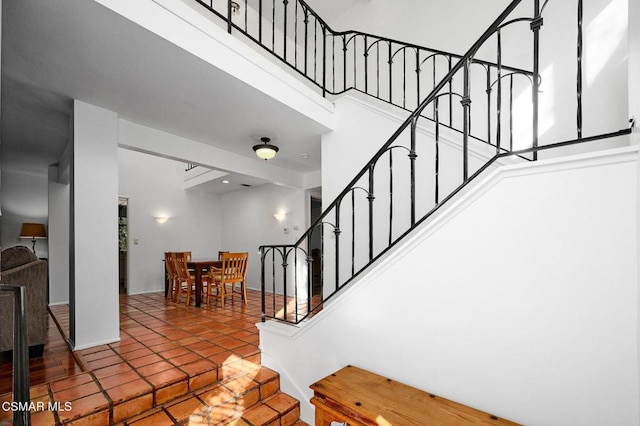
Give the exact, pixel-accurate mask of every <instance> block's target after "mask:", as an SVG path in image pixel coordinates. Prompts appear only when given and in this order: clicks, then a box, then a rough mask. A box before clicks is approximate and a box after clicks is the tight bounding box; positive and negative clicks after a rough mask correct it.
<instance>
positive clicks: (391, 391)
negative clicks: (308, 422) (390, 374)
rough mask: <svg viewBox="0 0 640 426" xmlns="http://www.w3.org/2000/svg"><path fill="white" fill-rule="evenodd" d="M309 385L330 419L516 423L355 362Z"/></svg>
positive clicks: (318, 406)
mask: <svg viewBox="0 0 640 426" xmlns="http://www.w3.org/2000/svg"><path fill="white" fill-rule="evenodd" d="M310 387H311V389H312V390H313V391H314V395H315V396H314V398H313V399H312V400H311V402H312V403H313V404H314V405H315V406H316V414H318V410H324V411H325V412H326V413H330V414H329V416H328V418H330V419H332V418H335V419H336V420H342V421H345V420H350V419H354V420H357V421H358V422H360V424H363V425H378V424H390V425H394V426H399V425H434V424H437V425H449V424H450V425H461V424H474V425H517V423H513V422H510V421H508V420H504V419H500V418H498V417H496V416H492V415H491V414H489V413H485V412H482V411H479V410H476V409H474V408H471V407H467V406H465V405H462V404H459V403H457V402H454V401H451V400H448V399H445V398H441V397H438V396H435V395H433V394H430V393H428V392H424V391H421V390H419V389H416V388H413V387H411V386H408V385H405V384H403V383H400V382H396V381H393V380H391V379H387V378H385V377H382V376H379V375H377V374H374V373H371V372H369V371H366V370H363V369H360V368H358V367H353V366H347V367H345V368H343V369H341V370H339V371H337V372H336V373H334V374H331V375H329V376H327V377H325V378H324V379H322V380H320V381H318V382H316V383H314V384H313V385H311V386H310ZM317 418H318V417H316V419H317ZM380 422H382V423H380ZM356 424H357V423H356Z"/></svg>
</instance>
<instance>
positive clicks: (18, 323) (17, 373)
mask: <svg viewBox="0 0 640 426" xmlns="http://www.w3.org/2000/svg"><path fill="white" fill-rule="evenodd" d="M0 291H7V292H11V293H13V297H14V301H13V307H14V310H13V311H14V317H13V401H14V402H17V403H18V404H19V405H18V408H19V409H18V410H17V411H14V412H13V424H14V425H19V426H23V425H30V424H31V413H30V412H29V401H30V397H29V351H28V347H27V307H26V303H27V289H26V287H24V286H18V285H11V284H0Z"/></svg>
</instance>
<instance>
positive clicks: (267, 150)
mask: <svg viewBox="0 0 640 426" xmlns="http://www.w3.org/2000/svg"><path fill="white" fill-rule="evenodd" d="M260 141H262V143H260V144H258V145H254V146H253V150H254V151H255V152H256V155H257V156H258V157H260V158H262V159H263V160H265V161H266V160H271V159H272V158H273V157H275V156H276V154H277V153H278V147H277V146H275V145H271V144H270V143H269V142H271V139H270V138H267V137H261V138H260Z"/></svg>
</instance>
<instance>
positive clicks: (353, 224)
mask: <svg viewBox="0 0 640 426" xmlns="http://www.w3.org/2000/svg"><path fill="white" fill-rule="evenodd" d="M355 263H356V195H355V190H352V191H351V276H353V275H354V274H355Z"/></svg>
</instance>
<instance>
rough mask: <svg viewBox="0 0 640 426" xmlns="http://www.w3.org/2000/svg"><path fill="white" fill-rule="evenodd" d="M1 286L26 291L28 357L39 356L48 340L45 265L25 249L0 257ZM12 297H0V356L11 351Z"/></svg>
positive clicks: (19, 248) (6, 251)
mask: <svg viewBox="0 0 640 426" xmlns="http://www.w3.org/2000/svg"><path fill="white" fill-rule="evenodd" d="M0 269H1V270H2V272H1V273H0V282H2V283H3V284H14V285H23V286H25V287H26V288H27V291H26V292H27V344H28V345H29V356H32V357H33V356H41V355H42V352H43V350H44V342H45V339H46V337H47V262H46V261H44V260H39V259H38V258H37V257H36V255H35V254H34V253H33V252H32V251H31V250H29V249H28V248H27V247H24V246H16V247H10V248H8V249H5V250H2V253H1V254H0ZM12 306H13V296H11V295H10V294H6V293H2V294H0V352H4V351H10V350H12V349H13V308H12Z"/></svg>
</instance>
